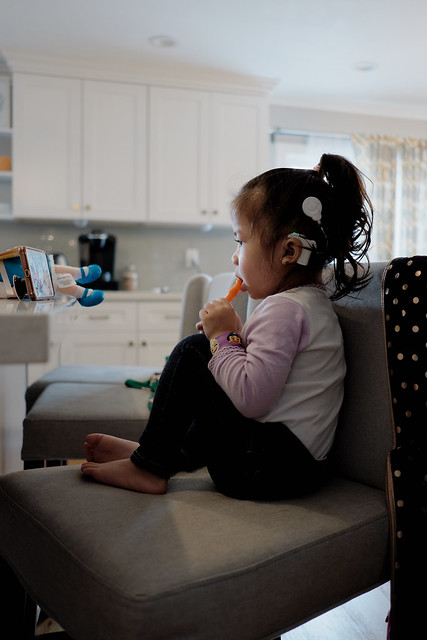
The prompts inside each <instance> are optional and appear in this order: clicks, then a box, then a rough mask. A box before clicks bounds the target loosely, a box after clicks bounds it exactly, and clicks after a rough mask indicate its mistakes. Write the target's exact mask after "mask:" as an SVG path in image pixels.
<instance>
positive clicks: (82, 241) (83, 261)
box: [79, 229, 119, 291]
mask: <svg viewBox="0 0 427 640" xmlns="http://www.w3.org/2000/svg"><path fill="white" fill-rule="evenodd" d="M79 254H80V266H81V267H86V266H87V265H89V264H98V265H99V266H100V267H101V269H102V275H101V277H100V278H99V279H98V280H95V281H94V282H91V283H90V284H88V285H86V286H88V287H90V288H91V289H102V290H104V291H105V290H110V291H111V290H117V289H118V288H119V283H118V281H117V280H114V259H115V255H116V238H115V237H114V236H110V235H109V234H108V233H104V232H103V231H99V230H96V229H94V230H93V231H91V232H90V233H86V234H84V235H81V236H79Z"/></svg>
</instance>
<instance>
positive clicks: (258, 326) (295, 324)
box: [209, 296, 309, 418]
mask: <svg viewBox="0 0 427 640" xmlns="http://www.w3.org/2000/svg"><path fill="white" fill-rule="evenodd" d="M273 298H275V299H274V300H273V299H268V298H267V299H266V300H265V301H263V302H262V303H261V304H260V305H259V307H258V308H257V309H256V310H255V312H254V313H253V314H252V316H251V318H250V319H249V320H248V321H247V323H246V324H245V343H246V344H245V345H243V344H242V343H241V342H239V341H237V340H235V339H234V337H233V336H230V335H229V333H230V332H229V333H223V334H221V335H217V336H215V338H216V340H215V342H216V343H217V344H216V345H215V347H216V348H215V349H214V351H215V353H214V355H213V357H212V358H211V360H210V362H209V369H210V371H211V372H212V374H213V376H214V378H215V380H216V382H217V383H218V384H219V385H220V387H222V389H223V390H224V391H225V392H226V394H227V395H228V397H229V398H230V400H231V401H232V402H233V404H234V405H235V407H236V408H237V409H238V410H239V411H240V412H241V413H242V414H243V415H245V416H246V417H248V418H257V417H259V416H262V415H264V414H265V413H267V412H268V411H269V410H270V408H271V407H272V406H273V405H274V404H275V402H276V401H277V399H278V398H279V396H280V394H281V393H282V391H283V387H284V385H285V383H286V381H287V378H288V376H289V372H290V370H291V368H292V365H293V361H294V359H295V357H296V355H297V353H298V352H299V351H300V350H302V349H304V348H305V347H306V345H307V341H308V336H309V329H308V324H307V319H306V314H305V312H304V310H303V308H302V307H301V306H300V305H299V304H297V303H296V302H294V301H290V300H286V298H276V297H275V296H274V297H273ZM212 342H214V341H212Z"/></svg>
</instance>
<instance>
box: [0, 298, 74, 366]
mask: <svg viewBox="0 0 427 640" xmlns="http://www.w3.org/2000/svg"><path fill="white" fill-rule="evenodd" d="M75 302H76V300H75V298H72V297H71V296H63V295H59V296H55V298H53V299H52V300H44V301H39V302H32V301H21V300H16V299H1V300H0V365H3V364H21V363H28V362H47V360H48V355H49V332H50V319H51V317H52V315H53V314H56V313H60V312H61V311H64V310H66V309H67V308H69V307H71V306H72V305H73V304H75Z"/></svg>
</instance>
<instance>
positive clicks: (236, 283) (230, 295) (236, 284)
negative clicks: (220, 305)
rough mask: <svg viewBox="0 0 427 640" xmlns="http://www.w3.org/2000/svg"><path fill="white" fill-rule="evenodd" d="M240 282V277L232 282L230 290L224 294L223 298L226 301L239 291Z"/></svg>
mask: <svg viewBox="0 0 427 640" xmlns="http://www.w3.org/2000/svg"><path fill="white" fill-rule="evenodd" d="M242 284H243V280H242V278H237V280H236V282H235V283H234V284H233V286H232V287H231V289H230V291H229V292H228V293H227V295H226V296H225V299H226V300H228V302H231V301H232V300H234V298H235V297H236V296H237V294H238V293H239V291H240V287H241V286H242Z"/></svg>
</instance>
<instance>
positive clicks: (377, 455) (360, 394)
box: [331, 263, 393, 489]
mask: <svg viewBox="0 0 427 640" xmlns="http://www.w3.org/2000/svg"><path fill="white" fill-rule="evenodd" d="M385 267H386V263H373V264H372V265H371V274H372V280H371V281H370V283H369V284H368V286H367V287H365V288H364V289H362V290H361V291H360V292H358V293H357V294H353V295H350V296H346V297H344V298H342V299H341V300H338V301H337V302H336V303H334V309H335V312H336V314H337V316H338V319H339V322H340V325H341V329H342V332H343V337H344V348H345V356H346V362H347V375H346V379H345V391H344V401H343V405H342V408H341V412H340V416H339V421H338V427H337V433H336V437H335V441H334V445H333V448H332V452H331V457H332V460H333V462H334V465H335V468H336V470H337V472H338V473H339V474H340V475H343V476H345V477H347V478H350V479H353V480H356V481H359V482H362V483H364V484H367V485H370V486H373V487H377V488H381V489H383V488H384V487H385V478H386V462H387V453H388V452H389V451H390V449H391V448H392V429H393V427H392V412H391V404H390V397H389V385H388V371H387V355H386V346H385V338H384V329H383V313H382V278H383V273H384V269H385Z"/></svg>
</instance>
